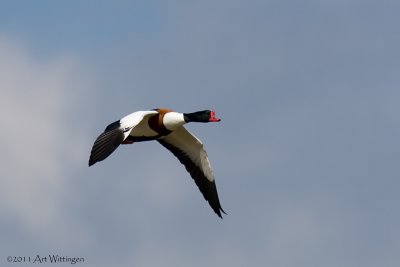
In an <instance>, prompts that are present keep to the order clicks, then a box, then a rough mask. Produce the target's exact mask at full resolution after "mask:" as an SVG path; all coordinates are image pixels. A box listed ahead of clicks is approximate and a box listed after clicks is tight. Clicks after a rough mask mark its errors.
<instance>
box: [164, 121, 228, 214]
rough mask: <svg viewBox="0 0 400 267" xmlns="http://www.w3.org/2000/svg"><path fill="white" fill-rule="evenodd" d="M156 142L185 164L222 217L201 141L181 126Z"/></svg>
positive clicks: (215, 188)
mask: <svg viewBox="0 0 400 267" xmlns="http://www.w3.org/2000/svg"><path fill="white" fill-rule="evenodd" d="M158 142H159V143H160V144H161V145H163V146H164V147H166V148H167V149H168V150H169V151H171V152H172V154H174V155H175V156H176V157H177V158H178V159H179V161H180V162H181V163H182V164H183V165H184V166H185V168H186V170H187V171H188V172H189V173H190V176H191V177H192V178H193V180H194V181H195V183H196V185H197V186H198V187H199V189H200V192H201V193H202V194H203V196H204V198H205V199H206V200H207V201H208V203H209V204H210V206H211V208H212V209H213V210H214V212H215V213H216V214H217V215H218V216H219V217H221V218H222V215H221V212H223V213H225V212H224V210H223V209H222V207H221V204H220V202H219V198H218V193H217V187H216V184H215V179H214V175H213V173H212V170H211V165H210V161H209V160H208V157H207V153H206V151H205V150H204V148H203V143H202V142H201V141H200V140H199V139H198V138H197V137H195V136H194V135H193V134H191V133H190V132H189V131H187V130H186V129H185V128H184V127H183V126H181V127H179V128H178V129H176V130H175V131H173V132H172V133H171V134H169V135H167V136H163V137H161V138H159V139H158Z"/></svg>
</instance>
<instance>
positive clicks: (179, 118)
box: [163, 112, 186, 131]
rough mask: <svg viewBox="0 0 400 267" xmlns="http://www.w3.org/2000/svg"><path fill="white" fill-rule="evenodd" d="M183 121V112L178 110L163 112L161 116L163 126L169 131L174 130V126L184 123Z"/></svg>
mask: <svg viewBox="0 0 400 267" xmlns="http://www.w3.org/2000/svg"><path fill="white" fill-rule="evenodd" d="M185 123H186V122H185V119H184V117H183V114H182V113H178V112H168V113H165V115H164V118H163V124H164V126H165V128H167V129H168V130H170V131H173V130H175V129H176V128H178V127H180V126H182V125H184V124H185Z"/></svg>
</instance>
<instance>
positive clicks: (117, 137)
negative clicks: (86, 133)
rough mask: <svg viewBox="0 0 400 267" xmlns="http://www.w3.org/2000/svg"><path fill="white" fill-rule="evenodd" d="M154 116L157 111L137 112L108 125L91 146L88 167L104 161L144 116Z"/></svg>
mask: <svg viewBox="0 0 400 267" xmlns="http://www.w3.org/2000/svg"><path fill="white" fill-rule="evenodd" d="M154 114H157V111H153V110H152V111H137V112H134V113H132V114H129V115H128V116H125V117H124V118H122V119H120V120H118V121H115V122H113V123H111V124H110V125H108V126H107V128H106V129H105V130H104V132H103V133H101V134H100V135H99V136H98V137H97V139H96V141H95V142H94V144H93V147H92V151H91V152H90V158H89V166H92V165H93V164H95V163H96V162H98V161H102V160H104V159H106V158H107V157H108V156H109V155H111V153H112V152H114V150H115V149H117V147H118V146H119V145H120V144H121V143H122V142H123V141H124V140H125V139H126V138H127V137H128V135H129V133H130V132H131V131H132V129H133V128H135V127H136V126H137V125H138V124H139V123H140V122H141V121H142V120H143V119H144V118H145V117H146V116H150V115H154Z"/></svg>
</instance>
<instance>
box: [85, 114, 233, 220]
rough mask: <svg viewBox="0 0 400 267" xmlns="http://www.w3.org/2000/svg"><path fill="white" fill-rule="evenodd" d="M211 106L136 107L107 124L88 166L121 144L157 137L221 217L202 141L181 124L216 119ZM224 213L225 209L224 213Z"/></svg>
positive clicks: (91, 154) (93, 150) (155, 138)
mask: <svg viewBox="0 0 400 267" xmlns="http://www.w3.org/2000/svg"><path fill="white" fill-rule="evenodd" d="M219 121H221V120H220V119H218V118H217V117H216V116H215V112H214V111H212V110H203V111H197V112H193V113H179V112H174V111H172V110H170V109H154V110H148V111H136V112H133V113H131V114H129V115H127V116H125V117H123V118H122V119H120V120H118V121H115V122H113V123H111V124H110V125H108V126H107V127H106V129H105V130H104V132H103V133H101V134H100V135H99V136H98V137H97V139H96V141H95V142H94V145H93V147H92V151H91V153H90V159H89V166H92V165H93V164H95V163H96V162H98V161H102V160H104V159H106V158H107V157H108V156H109V155H110V154H111V153H112V152H114V150H115V149H117V148H118V146H119V145H121V144H133V143H136V142H143V141H152V140H157V141H158V142H159V143H160V144H161V145H162V146H164V147H165V148H167V149H168V150H169V151H171V152H172V154H174V155H175V156H176V157H177V158H178V160H179V161H180V162H181V163H182V164H183V165H184V166H185V168H186V170H187V171H188V172H189V174H190V176H191V177H192V178H193V180H194V181H195V183H196V185H197V186H198V188H199V189H200V192H201V193H202V194H203V196H204V198H205V199H206V200H207V201H208V203H209V204H210V206H211V208H212V209H213V210H214V212H215V213H216V214H217V215H218V216H219V217H220V218H222V215H221V212H223V213H225V212H224V210H223V209H222V207H221V204H220V202H219V198H218V193H217V187H216V184H215V178H214V175H213V172H212V170H211V165H210V161H209V160H208V157H207V153H206V151H205V150H204V147H203V143H202V142H201V141H200V140H199V139H198V138H197V137H196V136H194V135H193V134H192V133H190V132H189V131H188V130H186V129H185V128H184V127H183V125H184V124H186V123H189V122H203V123H207V122H219ZM225 214H226V213H225Z"/></svg>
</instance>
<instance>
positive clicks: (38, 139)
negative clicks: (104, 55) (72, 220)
mask: <svg viewBox="0 0 400 267" xmlns="http://www.w3.org/2000/svg"><path fill="white" fill-rule="evenodd" d="M19 43H20V42H16V41H12V40H9V39H7V38H6V37H4V36H0V58H1V59H2V60H1V61H0V77H1V78H0V88H1V97H0V123H1V125H2V127H1V129H2V130H1V131H0V149H1V155H0V160H1V162H2V168H1V169H0V213H1V214H2V217H3V216H4V218H7V219H9V220H11V221H14V222H17V226H16V227H21V229H24V231H27V232H28V233H29V234H31V235H34V236H35V235H37V236H40V237H44V238H48V239H49V240H51V241H55V240H58V241H61V242H65V241H66V240H68V239H65V237H67V236H68V233H66V232H63V230H66V229H68V228H69V227H73V226H71V225H69V226H66V222H67V221H68V220H67V219H66V218H65V210H64V207H63V196H64V195H65V194H66V192H67V191H68V190H66V187H68V183H67V182H66V177H67V175H68V172H67V168H68V167H70V166H71V164H72V163H74V162H77V161H78V160H79V161H80V160H82V156H81V155H83V153H81V150H80V147H79V144H81V143H82V134H81V133H79V131H77V132H76V133H74V137H73V138H71V136H70V135H71V130H70V129H69V128H68V120H69V117H70V116H73V115H77V114H76V113H77V110H76V106H75V104H76V103H77V102H79V100H78V96H79V94H85V92H84V88H85V86H87V85H88V79H87V78H84V77H83V75H82V74H81V73H82V66H81V65H80V63H78V61H77V60H75V59H72V58H70V57H60V58H56V59H51V60H48V61H46V62H43V61H39V60H38V59H36V58H35V57H34V56H32V54H31V53H29V51H27V49H25V48H24V47H23V46H22V45H20V44H19ZM79 90H82V91H79ZM74 93H76V95H75V96H74ZM78 93H79V94H78ZM55 228H57V230H54V231H52V230H51V229H55Z"/></svg>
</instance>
